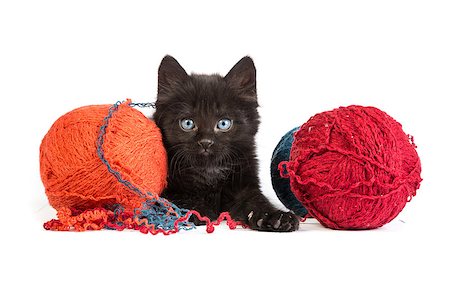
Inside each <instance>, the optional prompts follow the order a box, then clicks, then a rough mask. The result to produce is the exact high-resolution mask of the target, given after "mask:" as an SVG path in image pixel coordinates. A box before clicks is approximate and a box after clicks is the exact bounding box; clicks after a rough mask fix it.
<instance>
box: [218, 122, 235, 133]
mask: <svg viewBox="0 0 450 300" xmlns="http://www.w3.org/2000/svg"><path fill="white" fill-rule="evenodd" d="M231 126H233V121H232V120H230V119H221V120H219V122H217V129H219V130H220V131H228V130H230V129H231Z"/></svg>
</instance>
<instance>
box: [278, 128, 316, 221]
mask: <svg viewBox="0 0 450 300" xmlns="http://www.w3.org/2000/svg"><path fill="white" fill-rule="evenodd" d="M299 128H300V127H296V128H294V129H292V130H290V131H289V132H287V133H286V134H285V135H284V136H283V137H282V138H281V140H280V141H279V142H278V144H277V146H276V147H275V149H274V150H273V153H272V159H271V162H270V177H271V179H272V187H273V189H274V191H275V194H276V195H277V197H278V199H279V200H280V201H281V203H283V204H284V206H286V207H287V208H288V209H290V210H291V211H292V212H294V213H295V214H296V215H298V216H300V217H305V216H306V215H307V214H308V211H307V210H306V208H305V207H304V206H303V204H302V203H301V202H300V201H299V200H298V199H297V197H295V195H294V193H292V191H291V183H290V181H289V178H284V177H282V176H280V172H279V171H278V165H279V164H280V163H281V162H282V161H287V160H289V157H290V155H291V148H292V143H293V142H294V133H295V132H296V131H297V130H298V129H299Z"/></svg>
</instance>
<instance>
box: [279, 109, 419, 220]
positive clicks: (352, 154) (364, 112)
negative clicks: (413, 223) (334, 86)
mask: <svg viewBox="0 0 450 300" xmlns="http://www.w3.org/2000/svg"><path fill="white" fill-rule="evenodd" d="M279 168H280V172H281V173H282V175H283V176H288V177H289V178H290V182H291V189H292V191H293V193H294V195H295V196H296V197H297V198H298V199H300V200H301V202H302V204H303V205H304V206H305V207H306V208H307V210H308V212H309V213H310V214H311V215H312V216H313V217H315V218H316V219H317V220H318V221H319V222H320V223H321V224H322V225H324V226H326V227H329V228H332V229H372V228H377V227H380V226H383V225H384V224H386V223H388V222H390V221H391V220H393V219H394V218H395V217H396V216H397V215H398V214H399V213H400V212H401V211H402V209H403V208H404V207H405V205H406V203H407V202H408V201H410V200H411V198H412V197H413V196H415V195H416V190H417V189H418V188H419V186H420V182H421V180H422V179H421V177H420V173H421V163H420V159H419V156H418V154H417V152H416V145H415V144H414V140H413V137H412V136H410V135H407V134H405V133H404V131H403V129H402V126H401V125H400V123H398V122H397V121H395V120H394V119H393V118H392V117H390V116H389V115H388V114H386V113H385V112H383V111H381V110H379V109H377V108H375V107H363V106H356V105H353V106H348V107H340V108H337V109H334V110H331V111H327V112H323V113H319V114H317V115H315V116H313V117H312V118H310V119H309V120H308V122H306V123H305V124H303V125H302V126H301V128H300V130H298V131H297V132H296V133H295V140H294V143H293V145H292V149H291V154H290V160H289V162H282V163H280V165H279ZM286 172H287V173H286Z"/></svg>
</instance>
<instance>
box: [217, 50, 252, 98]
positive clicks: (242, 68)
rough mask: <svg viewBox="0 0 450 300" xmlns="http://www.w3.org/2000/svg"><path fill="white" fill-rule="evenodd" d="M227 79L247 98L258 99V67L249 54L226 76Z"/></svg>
mask: <svg viewBox="0 0 450 300" xmlns="http://www.w3.org/2000/svg"><path fill="white" fill-rule="evenodd" d="M225 80H226V81H227V82H228V83H229V84H230V85H231V86H232V87H233V88H235V89H237V90H238V91H239V93H240V94H241V95H243V96H245V98H246V99H249V100H254V101H256V68H255V64H254V63H253V60H252V59H251V58H250V57H249V56H245V57H243V58H242V59H241V60H240V61H239V62H238V63H237V64H235V65H234V67H233V68H232V69H231V70H230V72H228V74H227V75H226V76H225Z"/></svg>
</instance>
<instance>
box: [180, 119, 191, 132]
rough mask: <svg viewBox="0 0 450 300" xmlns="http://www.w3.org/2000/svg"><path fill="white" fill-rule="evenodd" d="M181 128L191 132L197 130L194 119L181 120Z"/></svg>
mask: <svg viewBox="0 0 450 300" xmlns="http://www.w3.org/2000/svg"><path fill="white" fill-rule="evenodd" d="M180 127H181V129H183V130H184V131H191V130H193V129H194V128H195V123H194V120H192V119H183V120H180Z"/></svg>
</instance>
